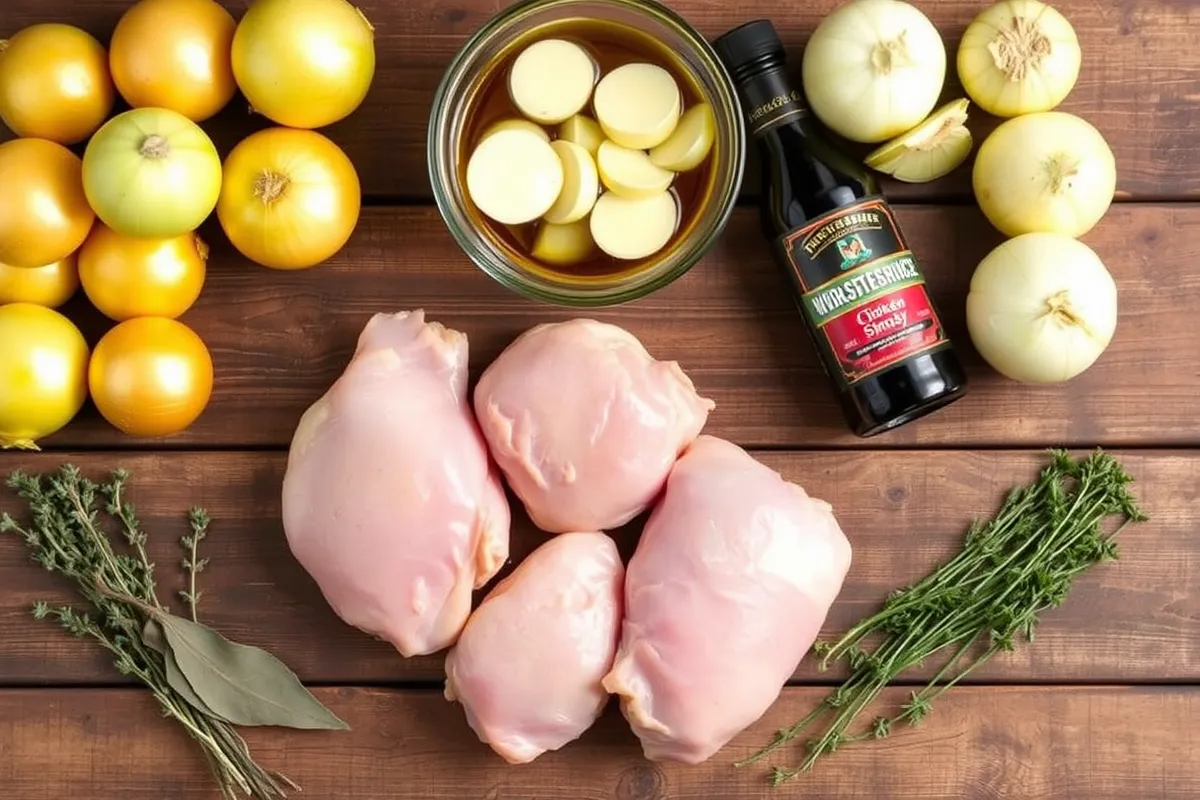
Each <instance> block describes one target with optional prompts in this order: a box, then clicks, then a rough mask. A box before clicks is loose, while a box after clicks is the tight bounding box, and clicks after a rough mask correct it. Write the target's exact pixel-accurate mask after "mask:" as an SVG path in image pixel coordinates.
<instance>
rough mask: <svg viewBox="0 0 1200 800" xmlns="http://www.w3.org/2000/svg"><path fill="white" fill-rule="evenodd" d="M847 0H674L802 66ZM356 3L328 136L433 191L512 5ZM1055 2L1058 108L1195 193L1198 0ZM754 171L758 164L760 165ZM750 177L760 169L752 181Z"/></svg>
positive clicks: (245, 125) (917, 194)
mask: <svg viewBox="0 0 1200 800" xmlns="http://www.w3.org/2000/svg"><path fill="white" fill-rule="evenodd" d="M839 1H840V0H813V2H808V3H799V4H791V5H789V6H788V7H787V9H786V13H784V12H782V11H781V9H780V7H779V4H778V3H776V2H772V0H745V2H739V3H720V2H708V1H707V0H669V1H668V4H669V5H670V6H671V7H673V8H675V9H676V10H678V11H680V12H681V13H682V14H683V15H684V16H685V17H686V18H687V19H688V20H689V21H690V22H691V23H692V24H693V25H695V26H696V27H697V29H698V30H699V31H700V32H701V33H702V34H703V35H705V36H706V37H708V38H709V39H712V38H714V37H716V36H718V35H719V34H721V33H723V32H724V31H726V30H728V29H729V28H732V27H734V26H735V25H737V24H739V23H741V22H744V21H746V20H748V19H752V18H757V17H762V16H767V17H771V18H773V19H774V21H775V23H776V25H777V27H778V28H779V30H780V33H781V35H782V36H783V38H784V41H785V43H786V44H787V45H788V46H789V48H790V49H791V53H792V54H793V55H792V59H793V61H794V63H795V64H796V65H798V64H799V54H800V52H801V47H802V46H803V44H804V43H805V42H806V41H807V40H808V37H809V36H810V35H811V33H812V31H813V29H814V28H815V27H816V25H817V23H818V22H819V21H820V19H821V18H822V17H824V16H825V15H827V14H828V13H829V12H830V11H831V10H832V9H833V8H835V7H836V6H837V5H838V3H839ZM222 2H223V4H224V5H226V6H227V7H228V8H230V9H231V10H233V12H234V14H235V16H240V14H241V11H242V9H244V8H245V6H246V3H245V0H222ZM127 5H128V2H127V0H81V1H80V2H76V3H47V2H46V0H7V2H6V4H5V11H4V26H3V30H2V31H0V33H2V34H8V33H10V32H12V31H15V30H17V29H19V28H21V27H23V26H25V25H27V24H30V23H33V22H38V21H62V22H69V23H73V24H76V25H80V26H82V27H84V28H86V29H87V30H89V31H90V32H92V33H93V34H95V35H96V36H98V37H100V38H101V40H102V41H105V42H107V41H108V37H109V36H110V34H111V31H112V28H113V26H114V25H115V24H116V21H117V19H118V18H119V16H120V14H121V12H122V11H123V10H124V9H125V8H126V7H127ZM358 5H360V6H361V7H362V8H363V10H364V11H365V13H366V14H367V16H368V17H369V18H370V19H371V21H372V23H373V24H374V25H375V27H376V31H377V50H378V53H377V63H378V66H377V73H376V79H375V82H374V85H373V87H372V91H371V94H370V96H369V97H368V99H367V102H366V103H365V104H364V105H363V107H362V108H361V109H360V110H359V111H358V112H357V113H356V114H355V115H353V116H352V117H351V118H349V119H347V120H345V121H343V122H342V123H339V124H337V125H335V126H333V127H331V128H330V129H329V133H330V134H331V135H332V136H333V137H334V139H335V140H336V141H338V142H339V143H340V144H341V145H342V146H343V147H344V148H345V149H346V152H347V153H348V154H349V155H350V157H351V158H352V159H353V161H354V163H355V164H356V165H357V166H358V169H359V171H360V173H361V175H362V178H363V183H364V190H365V191H366V193H367V194H369V195H375V196H386V197H410V198H412V197H420V198H426V199H427V198H428V197H429V196H430V190H429V183H428V175H427V172H426V167H425V136H426V125H427V122H428V118H429V109H430V106H431V103H432V101H433V94H434V90H435V89H436V87H437V84H438V82H439V81H440V79H441V77H442V73H443V71H444V69H445V68H446V66H447V65H448V64H449V62H450V59H451V58H452V57H453V55H454V53H455V52H456V51H457V50H458V48H460V47H461V46H462V45H463V44H464V43H465V42H466V40H467V38H468V37H469V36H470V35H471V34H472V33H474V32H475V31H476V30H478V29H479V28H480V27H481V26H482V25H483V24H484V23H485V22H486V21H487V19H488V18H489V17H490V16H491V15H492V14H494V13H495V12H496V11H497V10H498V9H499V8H501V7H503V6H506V5H508V3H507V2H472V1H470V0H459V1H458V2H455V3H444V2H441V0H408V2H404V3H390V2H387V0H359V2H358ZM1055 5H1056V6H1057V7H1058V8H1059V9H1061V10H1062V11H1063V13H1064V14H1066V15H1067V17H1068V18H1069V19H1070V20H1071V22H1072V24H1073V25H1074V27H1075V29H1076V32H1077V33H1078V36H1079V40H1080V43H1081V45H1082V47H1083V53H1084V66H1083V70H1082V72H1081V75H1080V78H1079V82H1078V84H1077V86H1076V88H1075V90H1074V91H1073V92H1072V94H1071V95H1070V97H1068V99H1067V101H1066V102H1065V103H1064V104H1063V106H1062V107H1061V108H1062V109H1063V110H1066V111H1071V112H1072V113H1076V114H1079V115H1081V116H1083V117H1085V118H1087V119H1089V120H1090V121H1092V122H1093V124H1095V125H1096V126H1097V127H1098V128H1099V129H1100V131H1101V132H1102V133H1103V134H1104V135H1105V136H1106V137H1107V138H1108V139H1109V141H1110V142H1111V143H1112V147H1113V150H1114V152H1115V154H1116V157H1117V164H1118V169H1119V173H1120V175H1119V182H1118V189H1119V191H1120V192H1121V193H1122V194H1123V195H1124V196H1127V197H1151V198H1177V197H1183V196H1195V195H1197V193H1198V190H1197V186H1200V164H1198V163H1196V161H1195V159H1193V158H1191V150H1190V145H1191V143H1192V141H1193V133H1192V132H1193V130H1194V129H1195V127H1196V125H1197V124H1200V109H1198V108H1197V105H1196V102H1195V98H1196V92H1197V88H1196V72H1195V67H1194V65H1193V64H1192V61H1191V59H1190V54H1191V53H1194V52H1196V50H1197V49H1198V48H1200V6H1197V4H1195V3H1193V2H1191V1H1190V0H1125V1H1123V2H1120V3H1115V2H1114V3H1095V2H1090V0H1060V2H1057V3H1056V4H1055ZM982 7H983V4H981V3H980V2H978V0H939V1H938V2H936V3H934V2H926V3H923V4H921V8H922V10H923V11H925V12H926V13H927V14H928V15H929V17H930V18H931V19H932V20H933V22H934V23H935V24H936V25H937V26H938V28H939V30H940V31H941V33H942V35H943V37H944V38H945V40H946V45H947V52H948V53H949V56H950V58H949V64H950V70H949V75H950V80H949V81H948V85H947V88H946V95H947V97H949V96H950V95H954V96H961V92H960V91H959V89H958V88H957V86H956V84H957V78H956V77H955V76H954V70H953V64H954V54H955V52H957V47H958V40H959V39H960V38H961V36H962V32H963V30H964V29H965V28H966V26H967V24H968V23H969V22H970V20H971V19H972V18H973V17H974V15H975V14H976V13H978V12H979V10H980V9H981V8H982ZM263 124H264V123H263V121H262V120H261V119H258V118H252V117H249V116H248V115H247V114H246V111H245V104H244V103H242V102H240V101H235V102H234V103H233V104H231V105H230V107H229V108H228V109H227V110H226V112H225V113H223V114H222V115H221V116H220V117H218V118H217V119H216V120H214V121H213V122H212V123H211V124H209V125H208V126H207V127H208V128H209V129H210V130H212V131H213V132H214V135H215V138H216V140H217V143H218V146H219V148H220V149H221V152H222V153H225V152H227V151H228V149H229V148H230V147H232V146H233V144H234V143H235V142H236V141H237V140H238V139H239V138H240V137H242V136H244V135H246V134H248V133H249V132H251V131H252V130H255V129H257V128H258V127H261V126H262V125H263ZM995 124H996V121H995V120H993V119H991V118H989V117H988V116H987V115H985V114H983V113H982V112H981V111H976V112H974V113H973V116H972V122H971V127H972V129H973V131H974V132H975V133H976V135H977V137H978V138H980V139H981V138H982V136H984V135H985V134H987V133H988V132H990V131H991V130H992V129H993V128H994V126H995ZM858 150H860V151H861V150H865V148H858ZM755 172H756V171H755V170H754V169H751V174H752V175H754V174H755ZM755 183H756V181H755V180H754V179H753V178H752V179H751V181H750V184H749V187H748V188H751V189H752V188H753V185H754V184H755ZM886 190H887V191H888V192H889V193H891V194H892V195H893V196H894V197H896V198H898V199H919V198H925V199H928V198H930V197H934V196H936V197H939V198H946V197H963V198H965V197H967V196H969V191H970V171H969V167H964V168H962V169H960V170H959V171H958V172H957V173H956V174H955V175H954V176H952V177H950V178H948V179H946V180H943V181H938V182H936V183H933V184H927V185H911V184H901V183H895V182H888V183H887V184H886Z"/></svg>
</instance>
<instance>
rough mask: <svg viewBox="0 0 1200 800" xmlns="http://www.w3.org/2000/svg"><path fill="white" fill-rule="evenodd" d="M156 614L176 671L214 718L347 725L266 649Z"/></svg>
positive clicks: (311, 727) (238, 722)
mask: <svg viewBox="0 0 1200 800" xmlns="http://www.w3.org/2000/svg"><path fill="white" fill-rule="evenodd" d="M157 616H158V619H159V622H160V623H161V624H162V630H163V633H164V634H165V636H166V642H167V645H168V646H169V647H170V649H171V651H172V653H173V654H174V656H175V661H176V663H177V664H178V665H179V669H180V671H181V672H182V673H183V675H184V677H185V678H186V679H187V682H188V683H189V684H190V685H191V687H192V689H194V690H195V692H196V694H197V695H199V697H200V698H201V699H202V700H203V701H204V703H205V704H206V705H207V706H208V707H209V708H210V709H212V710H213V712H215V713H216V714H218V715H220V718H222V719H225V720H227V721H229V722H231V723H233V724H235V725H277V726H281V727H287V728H300V729H305V730H348V729H349V726H348V725H347V724H346V723H345V722H343V721H342V720H340V719H338V718H337V717H336V716H334V714H333V712H331V711H330V710H329V709H327V708H326V707H325V706H323V705H322V704H321V702H320V701H319V700H317V698H315V697H313V696H312V694H311V693H310V692H309V691H308V690H307V689H305V688H304V685H303V684H301V683H300V680H299V679H298V678H297V677H296V675H295V674H294V673H293V672H292V671H291V670H290V669H288V667H287V665H286V664H284V663H283V662H282V661H280V660H279V659H278V658H276V657H275V656H273V655H271V654H270V653H268V652H267V651H266V650H262V649H260V648H257V647H250V646H249V645H244V644H237V643H236V642H231V641H229V640H228V639H226V638H225V637H224V636H222V635H221V634H220V633H218V632H216V631H214V630H213V629H212V628H209V627H208V626H207V625H202V624H200V623H198V622H192V621H191V620H190V619H185V618H183V617H177V616H175V615H174V614H159V615H157Z"/></svg>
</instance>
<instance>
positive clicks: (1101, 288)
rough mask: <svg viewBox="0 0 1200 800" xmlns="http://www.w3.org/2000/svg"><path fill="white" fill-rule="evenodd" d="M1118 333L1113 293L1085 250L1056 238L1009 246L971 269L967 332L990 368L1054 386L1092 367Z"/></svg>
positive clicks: (1034, 236) (1035, 237)
mask: <svg viewBox="0 0 1200 800" xmlns="http://www.w3.org/2000/svg"><path fill="white" fill-rule="evenodd" d="M1116 327H1117V287H1116V284H1115V283H1114V281H1113V278H1112V275H1111V274H1109V272H1108V269H1107V268H1106V267H1105V266H1104V263H1103V262H1102V261H1101V260H1100V257H1099V256H1097V255H1096V253H1095V252H1094V251H1093V250H1092V249H1091V248H1090V247H1088V246H1087V245H1085V244H1083V243H1082V242H1080V241H1078V240H1076V239H1072V238H1071V237H1069V236H1063V235H1061V234H1056V233H1028V234H1025V235H1023V236H1018V237H1016V238H1015V239H1009V240H1008V241H1006V242H1005V243H1004V244H1002V245H1000V246H999V247H997V248H996V249H995V250H993V251H992V252H991V253H989V254H988V255H987V256H986V257H985V258H984V259H983V260H982V261H981V262H979V266H978V267H976V269H975V274H974V275H973V276H972V278H971V289H970V293H969V294H968V295H967V329H968V331H969V332H970V335H971V341H972V343H973V344H974V345H975V349H976V350H978V351H979V354H980V355H981V356H983V358H984V360H985V361H987V363H988V364H990V365H991V367H992V368H993V369H995V370H996V371H997V372H999V373H1000V374H1001V375H1004V376H1006V377H1008V378H1010V379H1012V380H1015V381H1020V382H1023V383H1059V382H1062V381H1067V380H1070V379H1071V378H1074V377H1075V376H1076V375H1079V374H1080V373H1082V372H1083V371H1085V370H1086V369H1088V368H1089V367H1091V366H1092V364H1094V363H1095V362H1096V359H1098V358H1099V357H1100V355H1101V354H1102V353H1103V352H1104V351H1105V349H1106V348H1107V347H1108V345H1109V342H1111V341H1112V337H1113V333H1114V332H1115V331H1116Z"/></svg>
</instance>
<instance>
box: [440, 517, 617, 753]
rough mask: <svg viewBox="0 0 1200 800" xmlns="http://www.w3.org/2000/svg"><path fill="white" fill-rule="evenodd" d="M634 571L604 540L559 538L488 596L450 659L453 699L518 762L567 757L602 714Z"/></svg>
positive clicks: (594, 535)
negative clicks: (628, 571)
mask: <svg viewBox="0 0 1200 800" xmlns="http://www.w3.org/2000/svg"><path fill="white" fill-rule="evenodd" d="M624 573H625V568H624V566H623V565H622V563H621V557H620V555H619V554H618V553H617V547H616V545H615V544H614V543H613V541H612V539H610V538H609V537H608V536H606V535H604V534H603V533H595V532H591V533H564V534H561V535H559V536H556V537H555V538H553V539H550V540H549V541H547V542H546V543H545V544H543V545H542V546H541V547H539V548H538V549H537V550H535V551H534V552H533V554H532V555H530V556H529V557H528V558H526V559H525V560H524V561H523V562H521V564H520V566H518V567H517V568H516V570H514V571H513V573H512V574H511V575H509V576H508V577H507V578H505V579H504V580H503V581H501V582H500V583H498V584H497V585H496V587H495V588H494V589H492V590H491V591H490V592H489V593H488V596H487V597H486V598H485V599H484V601H483V602H482V603H481V604H480V606H479V608H478V609H477V610H476V611H475V613H474V614H472V615H471V618H470V620H469V621H468V622H467V627H466V628H464V629H463V632H462V635H461V636H460V637H459V640H458V643H457V644H456V645H455V646H454V648H453V649H452V650H451V651H450V652H449V653H448V654H447V656H446V697H447V699H450V700H457V701H459V702H461V703H462V704H463V708H464V709H465V711H466V715H467V721H468V722H469V723H470V725H471V728H472V729H473V730H474V731H475V732H476V734H477V735H478V736H479V738H480V739H481V740H483V741H484V742H487V743H488V744H489V745H490V746H491V747H492V749H493V750H495V751H496V752H497V753H499V754H500V755H501V756H502V757H503V758H504V759H505V760H506V761H508V762H509V763H513V764H521V763H527V762H529V761H532V760H533V759H535V758H537V757H538V756H539V755H541V754H542V753H544V752H546V751H548V750H557V749H558V748H560V747H562V746H563V745H565V744H567V743H568V742H571V741H573V740H575V739H577V738H578V737H579V736H580V735H581V734H582V733H583V732H584V731H586V730H587V729H588V728H589V727H591V725H592V723H593V722H595V721H596V718H597V717H599V716H600V712H601V711H602V710H603V709H604V706H605V705H606V703H607V701H608V698H609V695H608V692H607V691H605V689H604V687H603V686H601V684H600V681H601V679H602V678H603V677H604V675H605V673H606V672H608V670H609V668H610V667H611V666H612V662H613V656H614V654H615V653H616V649H617V636H618V633H619V630H620V622H621V602H622V597H621V592H622V586H623V580H624Z"/></svg>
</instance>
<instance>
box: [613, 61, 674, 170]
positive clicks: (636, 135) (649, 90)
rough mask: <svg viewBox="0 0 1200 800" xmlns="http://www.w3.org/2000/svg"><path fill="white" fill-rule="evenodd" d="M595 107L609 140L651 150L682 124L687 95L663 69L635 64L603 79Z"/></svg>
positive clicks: (638, 148) (626, 65) (618, 69)
mask: <svg viewBox="0 0 1200 800" xmlns="http://www.w3.org/2000/svg"><path fill="white" fill-rule="evenodd" d="M593 105H594V106H595V109H596V118H597V119H598V120H599V122H600V127H601V128H602V129H603V130H604V133H605V135H607V136H608V138H609V139H612V140H613V141H614V142H616V143H617V144H619V145H621V146H622V147H628V148H630V149H632V150H649V149H650V148H652V147H657V146H658V145H660V144H662V143H663V142H665V141H666V140H667V137H669V136H670V135H671V134H672V133H673V132H674V130H675V126H676V125H678V124H679V115H680V113H681V112H682V111H683V95H682V93H680V91H679V85H678V84H676V83H675V79H674V78H673V77H671V73H669V72H667V71H666V70H665V69H663V68H662V67H660V66H658V65H656V64H644V63H633V64H625V65H623V66H620V67H617V68H616V69H614V70H613V71H612V72H610V73H608V74H607V75H605V76H604V77H603V78H601V79H600V83H598V84H597V85H596V96H595V98H594V100H593Z"/></svg>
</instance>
